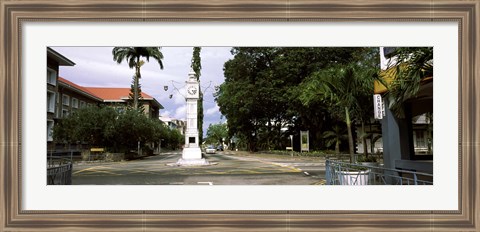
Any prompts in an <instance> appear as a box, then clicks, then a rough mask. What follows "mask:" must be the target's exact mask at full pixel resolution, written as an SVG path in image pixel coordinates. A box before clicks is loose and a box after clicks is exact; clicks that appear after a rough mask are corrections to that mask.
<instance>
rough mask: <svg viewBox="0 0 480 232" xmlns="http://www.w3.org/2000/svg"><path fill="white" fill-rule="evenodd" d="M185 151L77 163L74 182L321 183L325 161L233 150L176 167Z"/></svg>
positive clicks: (189, 183) (167, 183) (145, 183)
mask: <svg viewBox="0 0 480 232" xmlns="http://www.w3.org/2000/svg"><path fill="white" fill-rule="evenodd" d="M179 158H181V151H179V152H172V153H162V154H160V155H156V156H151V157H147V158H144V159H141V160H132V161H123V162H100V163H76V164H75V165H74V167H73V177H72V184H74V185H318V184H323V183H324V175H325V166H324V165H325V162H324V161H322V160H318V159H317V160H311V159H298V158H290V157H284V156H267V157H262V156H259V157H256V156H255V155H240V154H237V153H232V152H218V153H217V154H208V155H206V156H205V158H206V159H207V161H209V163H210V164H211V165H207V166H176V165H174V164H175V163H176V162H177V160H178V159H179Z"/></svg>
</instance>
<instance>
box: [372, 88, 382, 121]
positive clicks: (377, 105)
mask: <svg viewBox="0 0 480 232" xmlns="http://www.w3.org/2000/svg"><path fill="white" fill-rule="evenodd" d="M373 114H374V118H375V119H382V118H383V116H385V105H384V104H383V99H382V96H381V95H380V94H374V95H373Z"/></svg>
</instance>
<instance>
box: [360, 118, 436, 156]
mask: <svg viewBox="0 0 480 232" xmlns="http://www.w3.org/2000/svg"><path fill="white" fill-rule="evenodd" d="M432 122H433V120H432V119H431V117H430V115H429V114H422V115H418V116H415V117H413V118H412V130H413V149H414V152H415V154H416V155H431V154H432V153H433V147H432V139H431V133H432V127H433V125H432ZM355 132H356V135H357V138H358V139H357V143H356V144H357V147H356V152H357V153H358V154H363V149H364V148H363V141H362V139H360V138H359V134H361V133H362V132H361V127H360V126H358V125H357V126H356V127H355ZM365 133H366V134H367V135H368V137H367V139H366V141H367V152H368V153H369V154H376V153H382V152H383V141H382V125H381V124H380V123H378V122H376V123H370V124H367V125H365ZM372 147H373V148H372Z"/></svg>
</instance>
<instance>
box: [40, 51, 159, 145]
mask: <svg viewBox="0 0 480 232" xmlns="http://www.w3.org/2000/svg"><path fill="white" fill-rule="evenodd" d="M73 65H75V63H73V61H71V60H69V59H68V58H66V57H64V56H63V55H61V54H60V53H58V52H56V51H55V50H53V49H51V48H47V149H48V150H49V151H53V150H57V151H58V150H59V149H58V148H56V147H55V144H54V143H53V137H52V131H53V127H54V125H55V122H58V121H59V120H61V119H62V118H64V117H67V116H68V115H69V114H71V113H72V112H74V111H76V110H78V109H80V108H83V107H87V106H92V105H97V106H100V105H108V106H112V107H114V108H116V109H117V110H118V112H123V111H124V110H125V109H126V108H127V107H128V105H129V93H130V88H112V87H86V86H80V85H78V84H76V83H73V82H72V81H70V80H67V79H66V78H63V77H60V76H59V71H58V70H59V66H73ZM141 96H142V99H141V100H140V102H141V103H142V105H143V109H144V113H145V114H147V115H148V117H150V118H158V117H159V115H160V110H161V109H163V106H162V105H161V104H160V103H159V102H158V101H157V100H156V99H155V98H153V97H152V96H150V95H149V94H147V93H144V92H142V93H141Z"/></svg>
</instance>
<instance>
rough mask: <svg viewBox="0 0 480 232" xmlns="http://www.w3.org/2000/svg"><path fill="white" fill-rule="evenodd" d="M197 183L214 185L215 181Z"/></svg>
mask: <svg viewBox="0 0 480 232" xmlns="http://www.w3.org/2000/svg"><path fill="white" fill-rule="evenodd" d="M197 184H208V185H213V182H197Z"/></svg>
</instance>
